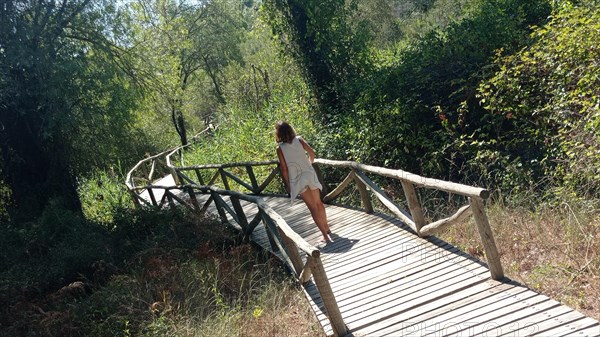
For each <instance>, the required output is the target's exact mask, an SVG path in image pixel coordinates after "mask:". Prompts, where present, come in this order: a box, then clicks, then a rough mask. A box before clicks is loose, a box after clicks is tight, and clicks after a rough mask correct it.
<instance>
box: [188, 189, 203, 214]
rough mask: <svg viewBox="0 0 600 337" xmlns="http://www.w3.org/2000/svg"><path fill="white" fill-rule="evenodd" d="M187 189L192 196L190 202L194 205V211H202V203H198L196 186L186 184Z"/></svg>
mask: <svg viewBox="0 0 600 337" xmlns="http://www.w3.org/2000/svg"><path fill="white" fill-rule="evenodd" d="M186 186H187V187H186V190H187V192H188V194H189V196H190V202H191V203H192V206H193V207H194V211H195V212H196V213H200V205H199V204H198V199H197V198H196V193H195V192H194V188H193V187H192V186H190V185H186Z"/></svg>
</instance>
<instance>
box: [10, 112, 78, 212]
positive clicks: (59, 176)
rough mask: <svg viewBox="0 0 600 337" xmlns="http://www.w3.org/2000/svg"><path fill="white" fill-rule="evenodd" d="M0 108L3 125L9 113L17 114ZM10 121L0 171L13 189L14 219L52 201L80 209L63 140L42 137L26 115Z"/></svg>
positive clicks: (37, 210)
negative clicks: (43, 138) (2, 168)
mask: <svg viewBox="0 0 600 337" xmlns="http://www.w3.org/2000/svg"><path fill="white" fill-rule="evenodd" d="M1 112H2V115H3V116H2V118H1V119H0V121H1V122H2V124H3V125H5V126H6V125H7V124H6V123H5V122H8V119H12V118H10V117H9V116H8V115H9V114H13V115H16V112H8V111H6V110H5V111H1ZM30 117H31V116H30ZM12 122H13V123H11V124H9V125H10V127H7V128H5V129H4V130H3V132H2V137H1V138H2V146H1V151H2V159H3V163H4V170H3V171H2V174H3V178H4V180H5V182H6V183H7V184H8V186H9V187H10V189H11V192H12V195H11V197H12V200H11V201H12V205H11V207H10V209H9V214H10V216H11V218H12V219H13V220H15V221H17V222H20V221H26V220H31V219H34V218H36V217H37V216H39V215H40V214H41V213H42V211H43V210H44V208H45V207H46V206H47V205H48V204H49V203H51V202H54V203H57V204H58V205H60V206H61V207H63V208H65V209H68V210H72V211H76V212H81V211H82V208H81V201H80V200H79V195H78V193H77V186H76V182H75V177H74V175H73V172H72V170H71V169H70V168H69V165H68V160H67V159H66V155H65V154H66V150H65V146H64V144H62V143H61V141H60V140H56V139H52V140H47V141H42V140H41V139H40V138H39V133H38V132H37V131H39V128H37V127H35V126H34V125H32V124H34V123H31V122H30V121H29V120H28V119H25V118H23V117H20V118H19V117H17V118H14V119H13V120H12ZM36 135H37V137H36Z"/></svg>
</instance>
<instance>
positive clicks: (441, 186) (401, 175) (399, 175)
mask: <svg viewBox="0 0 600 337" xmlns="http://www.w3.org/2000/svg"><path fill="white" fill-rule="evenodd" d="M315 163H316V164H322V165H327V166H332V167H346V168H353V169H356V170H361V171H364V172H370V173H375V174H377V175H380V176H384V177H389V178H395V179H398V180H400V181H406V182H409V183H412V184H414V185H416V186H419V187H425V188H432V189H437V190H441V191H445V192H449V193H455V194H459V195H464V196H467V197H477V198H481V199H487V198H489V196H490V192H489V191H488V190H486V189H485V188H480V187H473V186H469V185H463V184H458V183H453V182H449V181H444V180H439V179H433V178H426V177H422V176H420V175H417V174H414V173H410V172H406V171H402V170H393V169H388V168H384V167H379V166H372V165H365V164H361V163H357V162H354V161H340V160H329V159H322V158H318V159H315Z"/></svg>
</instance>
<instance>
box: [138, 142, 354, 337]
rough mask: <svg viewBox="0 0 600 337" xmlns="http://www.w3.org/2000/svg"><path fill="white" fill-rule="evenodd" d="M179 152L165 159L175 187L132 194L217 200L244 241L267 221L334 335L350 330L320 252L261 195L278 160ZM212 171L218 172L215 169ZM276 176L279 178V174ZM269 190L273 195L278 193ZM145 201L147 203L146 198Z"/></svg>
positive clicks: (276, 248)
mask: <svg viewBox="0 0 600 337" xmlns="http://www.w3.org/2000/svg"><path fill="white" fill-rule="evenodd" d="M175 153H177V150H173V151H171V152H170V153H169V154H167V155H166V158H165V159H166V162H167V163H168V166H169V169H170V171H171V173H172V174H174V175H175V178H174V180H175V181H176V182H178V183H177V184H176V185H175V186H156V185H148V186H144V187H134V188H132V189H131V190H132V193H133V194H138V196H137V197H136V198H139V199H144V198H143V197H142V196H141V195H139V194H141V193H149V196H150V199H151V202H150V203H151V204H152V205H153V206H156V207H164V206H166V205H167V204H168V205H172V206H173V205H175V204H176V203H177V204H180V205H183V206H184V207H187V208H189V209H191V210H193V211H196V212H198V213H204V212H206V210H207V209H208V208H209V207H210V205H212V204H214V206H215V208H216V210H217V213H218V214H219V217H220V218H221V220H222V221H223V222H224V223H235V224H237V227H239V229H240V231H241V233H242V235H243V237H244V239H245V240H248V239H249V238H250V236H251V235H252V233H253V232H254V230H255V229H256V227H257V226H258V225H259V224H260V223H262V224H263V225H264V227H265V232H266V234H267V237H268V239H269V243H270V245H271V249H272V250H273V252H276V253H279V254H280V255H281V257H282V259H283V261H284V263H285V264H286V265H287V266H288V267H289V268H290V270H292V271H293V272H294V274H295V276H296V277H297V279H298V280H299V281H300V282H301V283H302V284H305V283H307V282H309V281H310V280H311V279H312V280H314V284H315V286H316V288H317V290H318V292H319V294H320V296H321V298H322V300H323V305H324V306H325V310H326V314H327V317H328V318H329V321H330V322H331V326H332V328H333V331H334V333H335V335H336V336H343V335H345V334H346V333H347V328H346V325H345V324H344V321H343V319H342V316H341V313H340V309H339V307H338V305H337V301H336V300H335V297H334V295H333V291H332V290H331V285H330V284H329V279H328V278H327V275H326V273H325V269H324V268H323V263H322V261H321V255H320V254H321V252H320V251H319V249H318V248H316V247H314V246H312V245H311V244H309V243H308V242H306V240H304V239H303V238H302V237H301V236H300V235H298V234H297V233H296V232H294V230H292V229H291V227H290V226H289V225H288V224H287V222H286V221H285V220H284V219H283V218H282V217H281V216H280V215H279V214H277V212H275V211H274V210H273V209H272V208H271V207H270V206H269V205H268V204H267V203H266V202H265V201H264V200H263V199H262V198H260V197H259V195H265V193H264V191H265V189H266V188H267V186H268V185H269V184H271V183H272V182H273V181H274V180H275V179H274V178H275V177H276V176H277V175H278V173H279V166H278V162H277V161H266V162H253V163H230V164H223V165H196V166H190V167H176V166H173V165H171V160H170V156H172V155H174V154H175ZM263 166H264V167H272V168H270V173H269V174H268V175H267V176H266V178H265V179H264V181H262V182H259V180H257V176H256V175H255V168H256V167H263ZM234 169H243V170H245V172H246V175H247V180H249V181H245V180H244V179H243V178H240V177H239V176H238V175H236V174H234V173H233V172H231V171H232V170H234ZM211 171H214V173H213V172H211ZM206 172H210V174H208V175H206ZM192 177H193V178H192ZM276 181H278V182H280V180H279V179H277V180H276ZM232 183H236V184H237V185H238V187H241V188H243V189H246V190H247V191H248V192H249V194H246V193H241V192H238V191H232V190H231V185H232ZM216 185H223V187H224V188H219V187H217V186H216ZM177 192H179V193H177ZM182 192H183V193H182ZM160 194H162V198H160V199H158V198H156V197H155V196H156V195H160ZM198 195H209V197H208V199H207V200H206V201H205V202H204V204H202V205H200V202H199V200H200V198H198V197H197V196H198ZM269 195H273V193H271V194H269ZM184 199H185V200H184ZM226 199H228V200H226ZM242 201H245V202H247V203H252V204H255V205H256V208H255V209H257V210H258V211H257V213H256V214H255V215H254V216H253V218H252V219H249V217H248V215H247V214H246V211H245V210H244V207H242ZM146 203H147V204H148V202H147V201H146ZM303 257H304V259H303Z"/></svg>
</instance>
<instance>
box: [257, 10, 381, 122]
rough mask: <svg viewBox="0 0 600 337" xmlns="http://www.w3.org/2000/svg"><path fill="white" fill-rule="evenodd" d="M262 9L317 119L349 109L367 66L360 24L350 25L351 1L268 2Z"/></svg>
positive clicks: (364, 35)
mask: <svg viewBox="0 0 600 337" xmlns="http://www.w3.org/2000/svg"><path fill="white" fill-rule="evenodd" d="M263 9H264V13H265V16H266V21H267V22H268V23H269V24H270V25H271V27H272V28H273V33H274V34H275V36H276V37H278V38H279V39H280V41H281V42H282V43H283V46H284V51H285V53H287V54H289V55H291V56H292V57H293V58H294V60H295V61H296V63H297V64H298V65H299V67H300V70H301V73H302V74H303V76H304V78H305V80H306V82H307V83H308V84H309V86H310V88H311V91H312V93H313V94H314V96H315V97H316V99H317V103H318V104H319V108H320V111H319V112H320V113H321V117H325V120H328V119H330V118H331V117H333V116H334V115H336V114H339V113H344V111H345V110H346V109H349V108H350V107H351V106H352V103H353V102H354V101H355V99H356V95H357V94H358V93H359V92H360V89H361V88H362V84H363V82H361V78H362V76H363V72H366V71H367V70H368V68H369V64H370V62H369V58H368V54H367V45H368V40H369V38H370V35H369V33H368V30H367V29H366V25H365V23H364V22H362V20H358V21H357V22H352V20H351V18H352V16H353V13H355V12H356V10H357V5H356V2H355V1H348V2H347V1H345V0H334V1H304V2H296V1H284V0H268V1H265V3H264V5H263Z"/></svg>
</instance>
